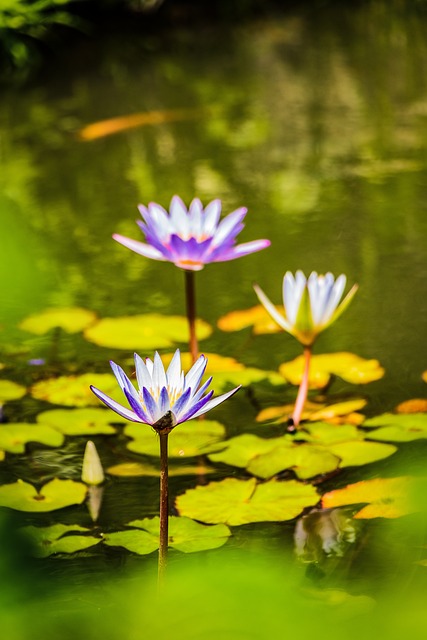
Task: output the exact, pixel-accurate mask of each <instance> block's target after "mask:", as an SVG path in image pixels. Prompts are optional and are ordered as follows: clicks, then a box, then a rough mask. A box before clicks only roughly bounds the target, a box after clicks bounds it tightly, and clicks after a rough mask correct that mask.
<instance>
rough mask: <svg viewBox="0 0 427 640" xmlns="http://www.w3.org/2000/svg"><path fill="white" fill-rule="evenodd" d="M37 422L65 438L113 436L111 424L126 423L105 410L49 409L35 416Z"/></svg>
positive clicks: (113, 430)
mask: <svg viewBox="0 0 427 640" xmlns="http://www.w3.org/2000/svg"><path fill="white" fill-rule="evenodd" d="M36 419H37V422H43V424H48V425H50V426H51V427H53V428H54V429H56V430H57V431H60V432H61V433H63V434H64V435H66V436H90V435H99V434H102V435H113V434H114V433H116V430H115V429H114V427H112V426H111V424H110V423H111V422H126V420H124V418H121V417H120V416H119V415H117V414H112V413H111V411H108V410H107V409H98V408H93V409H92V408H90V409H50V410H49V411H42V413H39V414H38V416H37V418H36Z"/></svg>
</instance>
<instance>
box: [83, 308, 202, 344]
mask: <svg viewBox="0 0 427 640" xmlns="http://www.w3.org/2000/svg"><path fill="white" fill-rule="evenodd" d="M196 333H197V338H198V340H203V339H205V338H208V337H209V336H210V335H211V333H212V327H211V326H210V325H209V324H208V323H207V322H205V321H204V320H199V319H198V320H197V321H196ZM84 336H85V338H86V339H87V340H89V341H90V342H94V343H95V344H97V345H99V346H101V347H109V348H113V349H132V350H135V349H136V350H138V349H150V350H151V349H163V348H167V347H172V346H174V345H175V343H177V342H188V339H189V330H188V320H187V318H186V317H184V316H164V315H161V314H156V313H152V314H146V315H138V316H122V317H119V318H103V319H102V320H99V322H97V323H96V324H95V325H93V326H92V327H89V328H88V329H87V330H86V331H85V332H84Z"/></svg>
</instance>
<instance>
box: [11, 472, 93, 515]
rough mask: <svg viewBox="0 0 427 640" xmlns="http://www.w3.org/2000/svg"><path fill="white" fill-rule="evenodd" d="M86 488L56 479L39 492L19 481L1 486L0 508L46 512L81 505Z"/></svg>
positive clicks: (80, 484)
mask: <svg viewBox="0 0 427 640" xmlns="http://www.w3.org/2000/svg"><path fill="white" fill-rule="evenodd" d="M86 490H87V488H86V486H85V485H84V484H82V483H81V482H74V481H73V480H60V479H58V478H55V479H54V480H51V481H50V482H48V483H47V484H45V485H44V486H43V487H42V488H41V489H40V491H37V490H36V489H35V488H34V487H33V486H32V485H31V484H28V483H27V482H24V481H23V480H18V481H17V482H14V483H13V484H4V485H2V486H0V506H1V507H8V508H9V509H16V510H17V511H31V512H45V511H54V510H55V509H62V508H63V507H69V506H70V505H73V504H81V503H82V502H83V500H84V499H85V497H86Z"/></svg>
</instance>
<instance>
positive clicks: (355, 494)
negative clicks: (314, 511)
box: [322, 476, 417, 519]
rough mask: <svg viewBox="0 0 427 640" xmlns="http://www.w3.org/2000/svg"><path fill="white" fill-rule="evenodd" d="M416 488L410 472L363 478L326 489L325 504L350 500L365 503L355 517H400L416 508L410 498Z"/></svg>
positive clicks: (339, 504)
mask: <svg viewBox="0 0 427 640" xmlns="http://www.w3.org/2000/svg"><path fill="white" fill-rule="evenodd" d="M415 488H416V480H415V479H414V478H410V477H407V476H402V477H398V478H374V479H373V480H362V481H361V482H356V483H355V484H350V485H348V486H347V487H344V488H343V489H336V490H335V491H330V492H329V493H326V494H325V495H324V496H323V498H322V506H323V507H324V508H325V509H329V508H333V507H341V506H343V505H349V504H366V505H367V506H365V507H363V508H362V509H361V510H360V511H358V512H357V513H356V515H355V516H354V517H355V518H358V519H364V518H366V519H370V518H399V517H401V516H404V515H407V514H409V513H413V512H415V511H417V507H416V504H415V502H414V501H413V500H412V499H411V495H412V493H413V491H414V489H415Z"/></svg>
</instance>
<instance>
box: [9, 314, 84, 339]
mask: <svg viewBox="0 0 427 640" xmlns="http://www.w3.org/2000/svg"><path fill="white" fill-rule="evenodd" d="M95 320H96V314H95V313H94V312H93V311H89V310H88V309H81V308H80V307H67V308H61V309H46V310H45V311H42V312H41V313H36V314H34V315H31V316H28V318H25V320H23V321H22V322H21V323H20V325H19V328H20V329H23V330H24V331H29V332H30V333H36V334H37V335H43V334H44V333H47V332H48V331H50V330H51V329H56V328H58V327H59V328H61V329H63V330H64V331H66V332H67V333H78V332H79V331H83V329H86V327H88V326H90V325H91V324H93V323H94V322H95Z"/></svg>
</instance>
